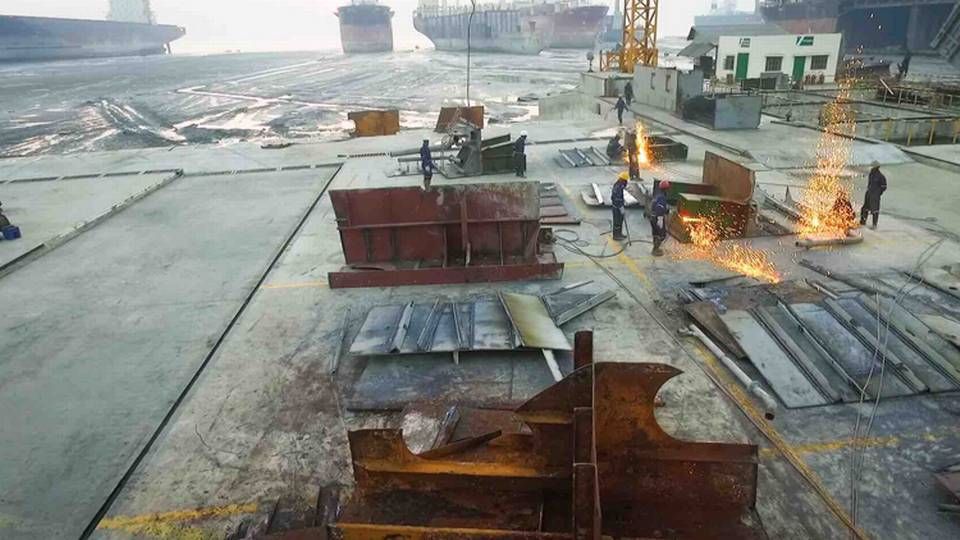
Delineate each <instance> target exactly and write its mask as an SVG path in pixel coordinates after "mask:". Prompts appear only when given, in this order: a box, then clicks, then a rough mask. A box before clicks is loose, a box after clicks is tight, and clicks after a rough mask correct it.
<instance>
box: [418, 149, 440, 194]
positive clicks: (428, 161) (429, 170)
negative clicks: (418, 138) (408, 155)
mask: <svg viewBox="0 0 960 540" xmlns="http://www.w3.org/2000/svg"><path fill="white" fill-rule="evenodd" d="M420 168H421V169H422V170H423V189H430V181H431V180H433V172H434V171H435V170H436V169H437V166H436V165H435V164H434V163H433V154H432V153H431V152H430V139H424V140H423V146H421V147H420Z"/></svg>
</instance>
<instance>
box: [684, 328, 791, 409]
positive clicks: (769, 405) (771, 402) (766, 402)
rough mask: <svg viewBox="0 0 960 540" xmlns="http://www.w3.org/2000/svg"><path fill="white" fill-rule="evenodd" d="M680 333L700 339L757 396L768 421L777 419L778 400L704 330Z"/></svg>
mask: <svg viewBox="0 0 960 540" xmlns="http://www.w3.org/2000/svg"><path fill="white" fill-rule="evenodd" d="M680 332H681V333H682V334H684V335H688V336H693V337H695V338H697V339H699V340H700V342H701V343H703V345H704V346H705V347H706V348H708V349H710V352H712V353H713V355H714V356H716V357H717V359H718V360H720V362H721V363H723V365H724V366H726V367H727V369H728V370H729V371H730V373H733V375H734V376H735V377H736V378H737V379H738V380H739V381H740V384H742V385H743V386H745V387H746V388H747V390H749V391H750V393H751V394H753V395H754V396H756V397H757V399H759V400H760V402H761V403H763V408H764V411H763V415H764V416H765V417H766V418H767V420H773V419H774V418H775V417H776V415H777V408H778V405H777V400H775V399H773V396H771V395H770V394H768V393H767V391H766V390H764V389H763V387H761V386H760V383H758V382H757V381H755V380H753V379H751V378H750V376H749V375H747V374H746V373H745V372H744V371H743V370H742V369H741V368H740V366H738V365H737V364H736V362H734V361H733V359H731V358H730V357H729V356H727V354H726V353H725V352H723V350H722V349H721V348H720V347H719V346H717V344H716V343H714V342H713V341H712V340H711V339H710V338H708V337H707V335H706V334H704V333H703V331H702V330H700V329H699V328H697V327H696V326H693V325H691V326H690V327H689V328H688V329H686V330H681V331H680Z"/></svg>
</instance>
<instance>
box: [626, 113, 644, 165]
mask: <svg viewBox="0 0 960 540" xmlns="http://www.w3.org/2000/svg"><path fill="white" fill-rule="evenodd" d="M634 133H635V134H636V135H635V137H634V143H635V144H634V147H635V148H636V152H635V153H634V154H633V155H630V152H629V150H628V151H627V152H626V153H624V155H623V161H624V162H625V163H628V164H629V163H630V162H631V161H632V160H634V159H636V162H637V164H639V166H640V167H641V168H649V167H650V138H649V137H648V136H647V134H646V132H645V131H644V130H643V124H642V123H640V122H637V123H636V126H635V129H634ZM628 136H629V133H628ZM628 148H629V146H628Z"/></svg>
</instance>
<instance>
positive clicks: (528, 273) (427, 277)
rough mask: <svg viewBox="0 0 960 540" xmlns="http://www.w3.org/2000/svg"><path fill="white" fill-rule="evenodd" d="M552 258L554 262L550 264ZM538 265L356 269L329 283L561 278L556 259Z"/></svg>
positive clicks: (329, 278)
mask: <svg viewBox="0 0 960 540" xmlns="http://www.w3.org/2000/svg"><path fill="white" fill-rule="evenodd" d="M551 259H552V261H551ZM541 260H547V261H549V262H539V263H531V264H515V265H503V266H499V265H484V266H469V267H448V268H409V269H397V270H355V269H349V268H345V269H343V270H341V271H340V272H331V273H330V274H328V275H327V281H328V283H329V286H330V288H331V289H347V288H363V287H398V286H405V285H451V284H456V283H491V282H497V281H517V280H526V279H560V278H561V277H563V268H564V265H563V263H558V262H556V259H555V258H554V257H552V256H551V257H545V256H541Z"/></svg>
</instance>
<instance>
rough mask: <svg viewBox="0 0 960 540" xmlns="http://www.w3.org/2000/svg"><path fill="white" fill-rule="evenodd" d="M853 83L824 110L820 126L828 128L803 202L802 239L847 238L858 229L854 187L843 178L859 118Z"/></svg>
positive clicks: (844, 86)
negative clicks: (851, 99)
mask: <svg viewBox="0 0 960 540" xmlns="http://www.w3.org/2000/svg"><path fill="white" fill-rule="evenodd" d="M851 84H852V83H843V84H841V86H840V91H839V93H838V94H837V98H836V99H835V100H834V101H833V102H831V103H828V104H827V105H826V106H824V108H823V111H822V113H821V119H820V123H821V125H822V126H823V128H824V132H823V134H822V135H821V136H820V140H819V141H818V142H817V151H816V159H817V163H816V170H814V172H813V175H812V176H811V177H810V180H809V181H808V182H807V185H806V189H805V190H804V192H803V195H802V197H801V198H800V204H799V207H800V208H799V209H800V212H801V217H800V222H799V224H798V228H797V232H798V233H799V235H800V237H801V238H809V237H811V236H822V235H830V236H836V235H846V233H847V231H848V230H850V229H852V228H855V227H856V226H857V221H856V216H855V215H854V214H853V212H852V206H851V204H850V193H851V186H850V185H849V182H848V181H846V180H845V179H844V178H843V173H844V169H845V168H846V166H847V163H849V161H850V151H851V142H852V139H851V138H850V135H852V134H853V132H854V129H855V127H856V126H855V124H854V120H855V116H854V112H853V109H852V108H851V106H850V102H849V96H850V88H851Z"/></svg>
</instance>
